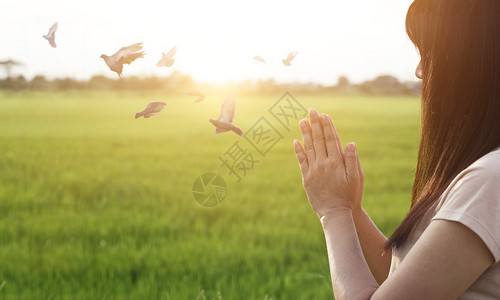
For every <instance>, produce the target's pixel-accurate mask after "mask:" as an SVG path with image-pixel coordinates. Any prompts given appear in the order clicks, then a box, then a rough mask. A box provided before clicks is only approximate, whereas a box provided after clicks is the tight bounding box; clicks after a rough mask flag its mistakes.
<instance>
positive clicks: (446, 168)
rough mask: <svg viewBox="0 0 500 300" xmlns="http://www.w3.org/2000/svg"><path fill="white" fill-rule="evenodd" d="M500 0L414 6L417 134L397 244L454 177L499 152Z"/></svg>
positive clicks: (391, 243) (445, 0) (393, 240)
mask: <svg viewBox="0 0 500 300" xmlns="http://www.w3.org/2000/svg"><path fill="white" fill-rule="evenodd" d="M499 24H500V0H415V1H414V2H413V3H412V5H411V6H410V9H409V10H408V14H407V17H406V32H407V34H408V36H409V37H410V39H411V41H412V42H413V43H414V44H415V46H416V47H417V49H418V51H419V53H420V56H421V63H422V70H423V74H422V125H421V126H422V134H421V137H420V146H419V150H418V162H417V168H416V172H415V180H414V183H413V193H412V199H411V206H410V210H409V212H408V214H407V216H406V217H405V219H404V220H403V222H402V223H401V224H400V225H399V227H398V228H397V229H396V231H395V232H394V233H393V234H392V236H391V237H390V239H389V240H388V242H387V244H386V249H390V248H391V247H398V246H400V245H402V244H403V243H404V242H405V241H406V240H407V239H408V237H409V235H410V234H411V233H412V231H413V228H414V227H415V226H416V225H417V224H418V222H419V221H420V220H421V219H422V217H423V215H424V214H425V213H426V212H427V210H428V209H429V208H430V207H431V206H432V205H433V204H434V203H436V201H437V200H438V199H439V197H440V195H441V194H442V193H443V192H444V190H445V189H446V187H447V186H448V185H449V184H450V183H451V181H452V180H453V178H454V177H455V176H457V175H458V174H459V173H460V172H461V171H462V170H464V169H465V168H466V167H468V166H469V165H470V164H472V163H473V162H474V161H475V160H477V159H478V158H480V157H481V156H483V155H485V154H486V153H488V152H490V151H492V150H493V149H495V148H496V147H498V146H500V26H499Z"/></svg>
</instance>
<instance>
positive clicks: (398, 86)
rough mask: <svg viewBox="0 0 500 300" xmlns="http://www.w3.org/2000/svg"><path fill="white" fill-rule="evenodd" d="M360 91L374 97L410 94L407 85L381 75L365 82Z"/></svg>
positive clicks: (394, 78)
mask: <svg viewBox="0 0 500 300" xmlns="http://www.w3.org/2000/svg"><path fill="white" fill-rule="evenodd" d="M358 88H359V90H360V91H362V92H364V93H368V94H374V95H401V94H408V93H410V90H409V89H408V87H407V85H405V84H403V83H401V82H399V80H398V79H397V78H396V77H394V76H391V75H381V76H378V77H377V78H375V79H374V80H370V81H365V82H363V83H362V84H360V85H359V86H358Z"/></svg>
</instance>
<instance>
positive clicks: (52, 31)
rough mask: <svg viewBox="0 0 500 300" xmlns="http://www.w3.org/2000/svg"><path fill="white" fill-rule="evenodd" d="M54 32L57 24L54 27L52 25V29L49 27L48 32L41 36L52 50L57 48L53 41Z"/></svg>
mask: <svg viewBox="0 0 500 300" xmlns="http://www.w3.org/2000/svg"><path fill="white" fill-rule="evenodd" d="M56 30H57V22H56V23H54V25H52V27H50V29H49V32H48V33H47V34H46V35H44V36H43V37H44V38H45V39H46V40H47V41H49V44H50V45H51V46H52V47H53V48H55V47H57V45H56V42H55V41H54V39H55V38H56V36H55V35H56Z"/></svg>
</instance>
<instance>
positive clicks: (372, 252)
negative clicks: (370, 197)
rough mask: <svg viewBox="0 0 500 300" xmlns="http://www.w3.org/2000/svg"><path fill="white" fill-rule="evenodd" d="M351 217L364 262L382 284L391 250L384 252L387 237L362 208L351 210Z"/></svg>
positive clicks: (387, 271)
mask: <svg viewBox="0 0 500 300" xmlns="http://www.w3.org/2000/svg"><path fill="white" fill-rule="evenodd" d="M353 219H354V224H355V225H356V231H357V233H358V238H359V242H360V244H361V249H362V250H363V255H364V257H365V259H366V262H367V263H368V266H369V267H370V270H371V272H372V274H373V276H374V277H375V279H376V280H377V282H378V284H382V282H384V280H385V279H386V278H387V276H388V274H389V269H390V266H391V256H392V253H391V251H390V250H388V251H386V252H385V253H384V246H385V243H386V242H387V238H386V237H385V235H384V234H383V233H382V232H380V230H379V229H378V228H377V226H376V225H375V223H373V221H372V220H371V219H370V217H369V216H368V214H367V213H366V212H365V211H364V209H361V210H359V211H358V212H353Z"/></svg>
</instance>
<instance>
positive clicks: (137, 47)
mask: <svg viewBox="0 0 500 300" xmlns="http://www.w3.org/2000/svg"><path fill="white" fill-rule="evenodd" d="M141 50H142V42H141V43H136V44H132V45H130V46H126V47H122V48H120V50H118V51H116V53H115V54H113V55H111V56H113V58H114V59H115V61H119V60H120V59H122V58H126V57H127V56H129V55H130V54H133V53H135V52H137V51H141Z"/></svg>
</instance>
